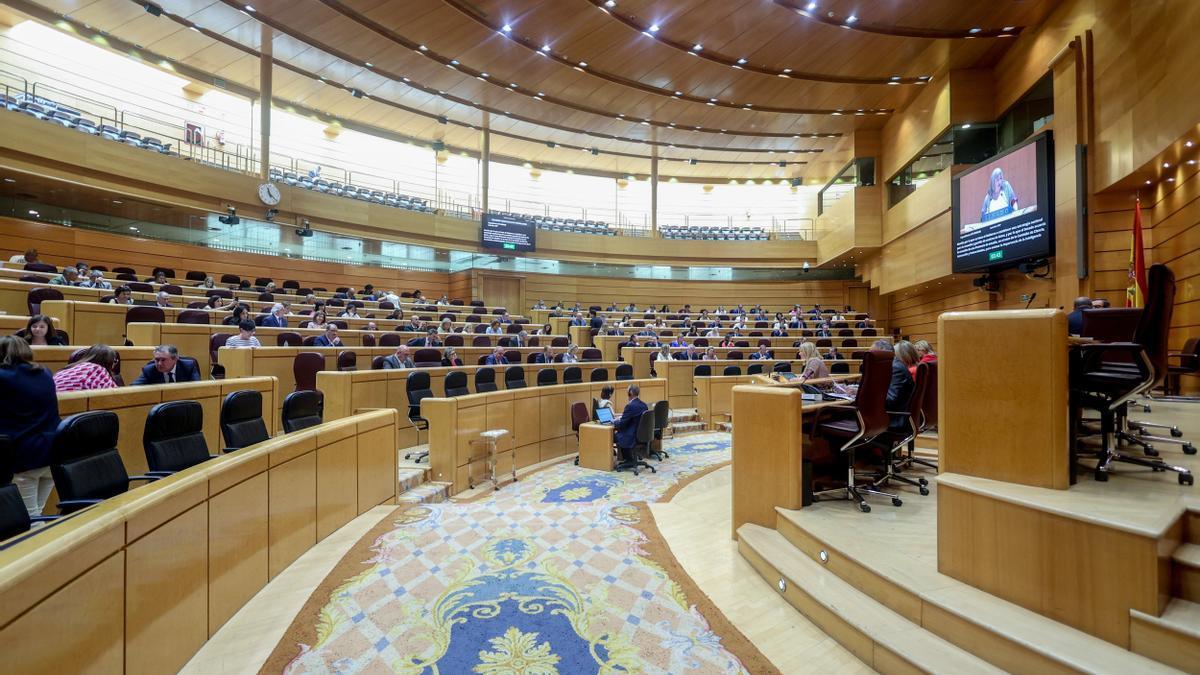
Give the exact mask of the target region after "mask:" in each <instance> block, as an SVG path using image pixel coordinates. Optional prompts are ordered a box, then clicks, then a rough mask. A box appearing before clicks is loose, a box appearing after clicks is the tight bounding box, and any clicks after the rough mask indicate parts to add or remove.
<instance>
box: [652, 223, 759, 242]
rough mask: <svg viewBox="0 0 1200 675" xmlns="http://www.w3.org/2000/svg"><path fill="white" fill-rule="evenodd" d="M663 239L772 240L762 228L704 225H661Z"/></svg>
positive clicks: (660, 230) (660, 231)
mask: <svg viewBox="0 0 1200 675" xmlns="http://www.w3.org/2000/svg"><path fill="white" fill-rule="evenodd" d="M658 232H659V234H661V235H662V237H663V239H703V240H708V241H766V240H768V239H770V238H771V235H770V234H768V233H767V231H766V230H764V229H763V228H761V227H729V226H727V225H721V226H715V227H709V226H702V225H660V226H659V228H658Z"/></svg>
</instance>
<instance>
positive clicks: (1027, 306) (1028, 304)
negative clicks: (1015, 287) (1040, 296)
mask: <svg viewBox="0 0 1200 675" xmlns="http://www.w3.org/2000/svg"><path fill="white" fill-rule="evenodd" d="M1036 297H1037V293H1031V294H1030V295H1029V302H1027V303H1025V309H1029V306H1030V305H1032V304H1033V300H1034V298H1036Z"/></svg>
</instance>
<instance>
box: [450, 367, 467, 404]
mask: <svg viewBox="0 0 1200 675" xmlns="http://www.w3.org/2000/svg"><path fill="white" fill-rule="evenodd" d="M445 388H446V396H448V397H453V396H466V395H468V394H470V393H471V390H470V389H468V388H467V374H466V373H464V372H463V371H461V370H452V371H450V372H448V373H446V382H445Z"/></svg>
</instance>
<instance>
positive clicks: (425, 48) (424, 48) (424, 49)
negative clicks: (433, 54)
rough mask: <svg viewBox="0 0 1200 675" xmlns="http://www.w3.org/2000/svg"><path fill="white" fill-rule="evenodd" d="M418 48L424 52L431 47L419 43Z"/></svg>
mask: <svg viewBox="0 0 1200 675" xmlns="http://www.w3.org/2000/svg"><path fill="white" fill-rule="evenodd" d="M417 49H420V50H421V51H423V52H427V51H429V47H426V46H425V45H417Z"/></svg>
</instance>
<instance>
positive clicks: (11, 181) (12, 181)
mask: <svg viewBox="0 0 1200 675" xmlns="http://www.w3.org/2000/svg"><path fill="white" fill-rule="evenodd" d="M4 182H5V183H15V182H17V179H16V178H5V179H4Z"/></svg>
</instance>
